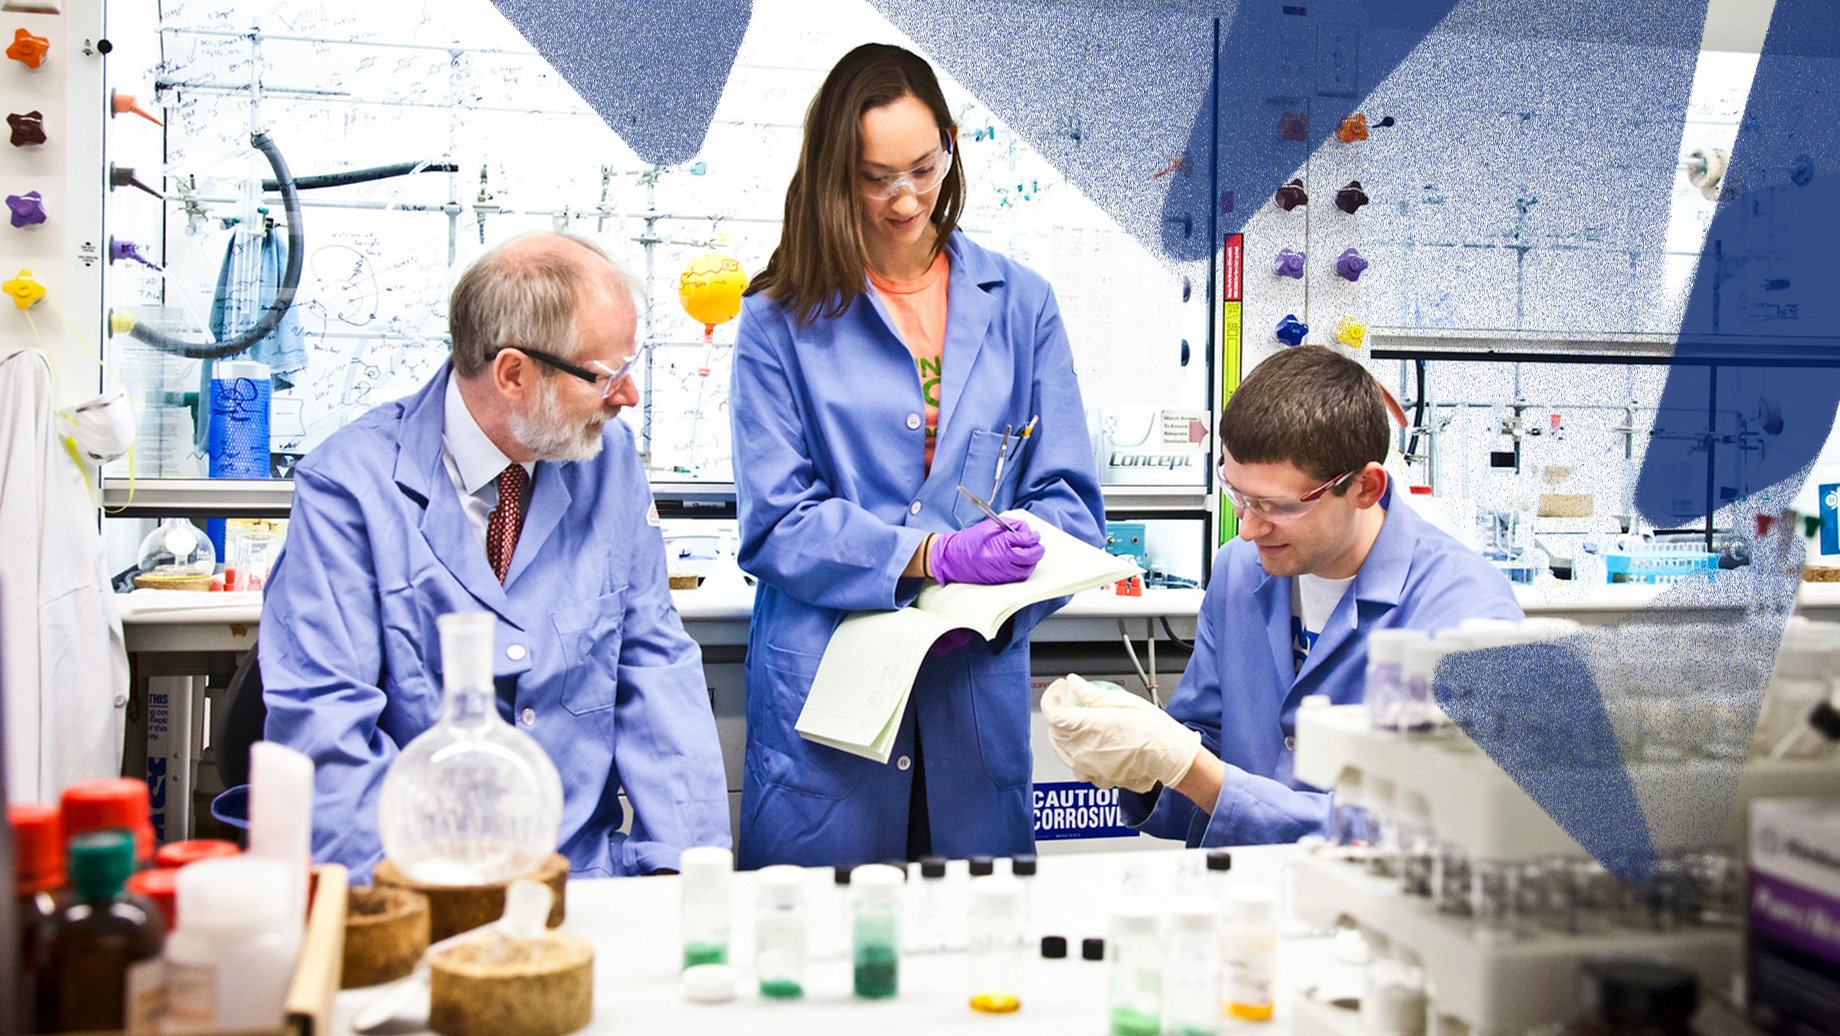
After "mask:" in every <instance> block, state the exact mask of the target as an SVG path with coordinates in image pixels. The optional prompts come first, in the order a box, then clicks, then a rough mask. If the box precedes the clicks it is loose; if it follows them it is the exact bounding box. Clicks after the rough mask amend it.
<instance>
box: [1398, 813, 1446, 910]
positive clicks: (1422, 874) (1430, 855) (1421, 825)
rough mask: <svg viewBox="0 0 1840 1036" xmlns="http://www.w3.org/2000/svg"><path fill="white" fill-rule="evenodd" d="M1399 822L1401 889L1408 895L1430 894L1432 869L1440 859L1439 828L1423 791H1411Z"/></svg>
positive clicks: (1400, 814) (1426, 895)
mask: <svg viewBox="0 0 1840 1036" xmlns="http://www.w3.org/2000/svg"><path fill="white" fill-rule="evenodd" d="M1401 805H1402V807H1403V808H1402V809H1401V810H1400V811H1399V814H1398V816H1399V823H1398V825H1397V828H1396V830H1397V832H1398V837H1397V844H1398V847H1399V891H1401V892H1403V893H1405V894H1406V895H1408V896H1425V897H1429V896H1430V895H1431V892H1432V884H1431V872H1432V869H1433V866H1434V861H1436V859H1437V849H1438V839H1437V829H1436V828H1434V827H1432V825H1431V818H1430V816H1429V810H1428V808H1427V805H1426V803H1425V799H1424V797H1423V796H1422V795H1419V794H1417V793H1413V794H1410V795H1407V796H1406V797H1405V800H1404V801H1403V802H1402V803H1401Z"/></svg>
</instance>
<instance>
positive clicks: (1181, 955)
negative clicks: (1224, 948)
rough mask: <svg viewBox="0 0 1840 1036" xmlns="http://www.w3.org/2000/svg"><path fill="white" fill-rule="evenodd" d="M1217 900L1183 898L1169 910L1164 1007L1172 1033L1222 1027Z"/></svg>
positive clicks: (1184, 1035)
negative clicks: (1167, 961)
mask: <svg viewBox="0 0 1840 1036" xmlns="http://www.w3.org/2000/svg"><path fill="white" fill-rule="evenodd" d="M1219 916H1220V901H1219V900H1217V899H1213V898H1209V897H1201V896H1194V897H1185V898H1182V899H1178V900H1176V901H1175V903H1174V904H1173V905H1172V906H1171V908H1170V918H1171V920H1170V932H1169V957H1168V960H1169V964H1168V967H1167V968H1165V969H1164V972H1165V973H1164V977H1165V979H1166V981H1167V986H1166V990H1167V992H1166V994H1165V1005H1166V1006H1167V1008H1168V1012H1169V1025H1168V1027H1167V1028H1166V1029H1165V1030H1164V1031H1165V1032H1167V1033H1169V1034H1170V1036H1214V1033H1215V1032H1216V1031H1218V1030H1219V1028H1220V932H1219Z"/></svg>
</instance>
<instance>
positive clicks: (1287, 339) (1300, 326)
mask: <svg viewBox="0 0 1840 1036" xmlns="http://www.w3.org/2000/svg"><path fill="white" fill-rule="evenodd" d="M1273 333H1274V334H1275V335H1276V336H1277V339H1278V341H1280V342H1283V343H1284V344H1285V345H1302V344H1303V336H1304V335H1307V334H1309V333H1310V325H1308V324H1306V323H1304V322H1303V321H1301V320H1298V319H1297V314H1295V313H1286V314H1284V319H1283V320H1280V321H1278V329H1277V331H1275V332H1273Z"/></svg>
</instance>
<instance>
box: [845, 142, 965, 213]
mask: <svg viewBox="0 0 1840 1036" xmlns="http://www.w3.org/2000/svg"><path fill="white" fill-rule="evenodd" d="M951 171H952V144H951V142H950V141H947V142H946V145H945V146H944V147H942V148H940V149H939V150H938V151H935V152H933V154H932V156H931V157H929V158H928V159H927V160H926V161H924V162H922V163H920V164H919V165H917V166H914V167H913V168H912V169H907V170H903V171H902V172H899V173H888V174H886V175H881V176H872V175H870V174H869V173H864V174H863V181H862V192H863V197H865V198H873V199H876V200H877V201H888V200H890V199H892V198H893V197H894V196H895V195H897V194H900V193H901V192H902V191H912V192H914V196H915V197H919V196H920V195H922V194H925V193H926V192H928V191H930V190H932V189H933V188H935V187H937V186H939V185H940V183H941V182H942V181H944V180H945V178H946V174H947V173H949V172H951Z"/></svg>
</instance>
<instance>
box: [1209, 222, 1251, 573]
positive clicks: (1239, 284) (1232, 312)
mask: <svg viewBox="0 0 1840 1036" xmlns="http://www.w3.org/2000/svg"><path fill="white" fill-rule="evenodd" d="M1245 246H1246V243H1245V239H1244V238H1243V237H1241V236H1240V235H1239V234H1229V235H1227V243H1226V247H1224V248H1223V249H1222V250H1221V254H1220V289H1221V290H1220V299H1221V301H1220V363H1219V364H1217V365H1216V366H1217V369H1218V370H1219V371H1220V396H1219V398H1220V405H1221V406H1223V407H1224V406H1226V405H1227V400H1228V399H1229V398H1231V397H1232V395H1233V390H1234V389H1237V388H1239V377H1240V369H1239V364H1240V355H1241V353H1240V346H1241V341H1240V332H1241V313H1240V307H1242V306H1243V305H1245V296H1244V294H1243V293H1244V291H1245V288H1244V276H1243V273H1244V269H1243V267H1244V261H1243V260H1244V258H1245V252H1246V247H1245ZM1215 445H1216V446H1218V445H1219V443H1215ZM1214 502H1215V506H1217V507H1218V508H1220V521H1219V523H1218V528H1219V529H1220V542H1219V543H1217V544H1216V546H1221V547H1224V546H1226V545H1227V542H1228V541H1229V540H1231V539H1232V538H1233V537H1234V536H1235V535H1237V534H1238V533H1239V521H1238V518H1237V516H1236V515H1234V513H1233V508H1232V507H1231V506H1229V505H1228V504H1227V495H1226V494H1225V493H1216V494H1215V501H1214Z"/></svg>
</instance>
